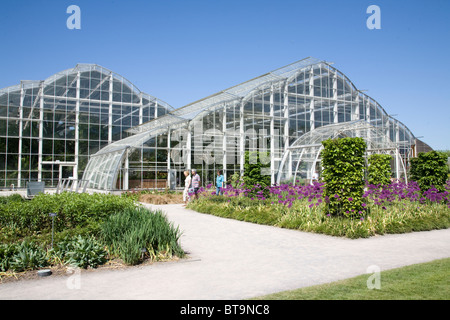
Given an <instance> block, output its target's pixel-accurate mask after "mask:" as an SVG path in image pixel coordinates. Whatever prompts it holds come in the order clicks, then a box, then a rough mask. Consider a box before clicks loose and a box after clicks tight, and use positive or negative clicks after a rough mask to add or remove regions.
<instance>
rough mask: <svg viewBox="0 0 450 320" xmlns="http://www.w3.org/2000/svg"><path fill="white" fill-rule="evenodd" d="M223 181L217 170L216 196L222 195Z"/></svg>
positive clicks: (220, 173)
mask: <svg viewBox="0 0 450 320" xmlns="http://www.w3.org/2000/svg"><path fill="white" fill-rule="evenodd" d="M224 184H225V179H224V177H223V174H222V170H217V178H216V196H218V195H219V194H220V195H223V188H225V185H224Z"/></svg>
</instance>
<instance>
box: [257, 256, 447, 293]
mask: <svg viewBox="0 0 450 320" xmlns="http://www.w3.org/2000/svg"><path fill="white" fill-rule="evenodd" d="M371 275H372V274H365V275H361V276H357V277H355V278H351V279H346V280H342V281H337V282H333V283H328V284H322V285H317V286H312V287H306V288H301V289H297V290H292V291H284V292H279V293H275V294H270V295H266V296H262V297H256V298H254V300H449V299H450V258H446V259H441V260H435V261H431V262H427V263H421V264H415V265H411V266H406V267H402V268H398V269H392V270H386V271H381V273H380V278H379V279H380V289H376V288H374V289H368V287H367V281H368V279H369V277H370V276H371Z"/></svg>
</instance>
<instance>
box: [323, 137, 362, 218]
mask: <svg viewBox="0 0 450 320" xmlns="http://www.w3.org/2000/svg"><path fill="white" fill-rule="evenodd" d="M322 144H323V146H324V147H325V149H324V150H323V151H322V167H323V173H322V177H323V180H324V182H325V192H324V195H325V199H327V206H326V210H327V213H329V214H332V215H345V216H356V215H360V214H361V213H362V212H363V206H362V204H363V198H362V196H363V193H364V184H365V183H364V167H365V163H364V153H365V151H366V143H365V141H364V139H363V138H358V137H357V138H341V139H329V140H326V141H323V142H322Z"/></svg>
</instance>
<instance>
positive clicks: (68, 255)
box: [63, 236, 108, 269]
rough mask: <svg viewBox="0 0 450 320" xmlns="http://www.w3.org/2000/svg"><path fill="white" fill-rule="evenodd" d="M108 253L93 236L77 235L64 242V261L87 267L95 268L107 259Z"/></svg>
mask: <svg viewBox="0 0 450 320" xmlns="http://www.w3.org/2000/svg"><path fill="white" fill-rule="evenodd" d="M107 256H108V253H107V251H106V250H105V248H104V247H103V246H102V245H101V244H100V243H99V242H98V241H97V240H95V238H93V237H81V236H78V237H76V238H75V239H73V240H72V241H69V242H67V243H65V244H64V253H63V257H64V258H63V259H64V261H65V263H67V264H70V265H72V266H75V267H79V268H83V269H87V268H88V267H91V268H96V267H98V266H100V265H102V264H104V263H105V262H106V261H107Z"/></svg>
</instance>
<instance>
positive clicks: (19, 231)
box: [0, 192, 136, 242]
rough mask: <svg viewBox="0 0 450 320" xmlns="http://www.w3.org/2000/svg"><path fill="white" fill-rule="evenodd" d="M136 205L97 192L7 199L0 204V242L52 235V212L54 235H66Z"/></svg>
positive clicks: (122, 198) (118, 197) (114, 196)
mask: <svg viewBox="0 0 450 320" xmlns="http://www.w3.org/2000/svg"><path fill="white" fill-rule="evenodd" d="M5 198H6V197H5ZM135 206H136V203H135V202H134V201H133V199H131V198H127V197H121V196H116V195H111V194H99V193H95V194H87V193H66V192H64V193H61V194H39V195H37V196H36V197H34V198H33V199H32V200H26V201H25V200H23V199H20V198H18V197H14V198H9V197H8V198H7V199H2V201H0V226H1V231H2V232H1V233H2V237H0V242H13V241H16V240H18V239H20V238H24V237H28V236H34V235H37V234H39V235H42V234H46V233H49V232H51V229H52V218H50V217H49V213H52V212H54V213H57V216H56V218H55V222H54V228H55V232H63V231H65V232H68V230H72V229H75V228H79V229H80V228H86V227H89V226H90V225H94V224H98V223H100V222H101V221H102V220H104V219H105V218H106V217H107V216H109V215H110V214H112V213H115V212H119V211H122V210H125V209H129V208H134V207H135Z"/></svg>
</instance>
